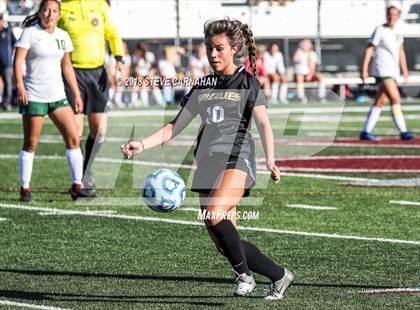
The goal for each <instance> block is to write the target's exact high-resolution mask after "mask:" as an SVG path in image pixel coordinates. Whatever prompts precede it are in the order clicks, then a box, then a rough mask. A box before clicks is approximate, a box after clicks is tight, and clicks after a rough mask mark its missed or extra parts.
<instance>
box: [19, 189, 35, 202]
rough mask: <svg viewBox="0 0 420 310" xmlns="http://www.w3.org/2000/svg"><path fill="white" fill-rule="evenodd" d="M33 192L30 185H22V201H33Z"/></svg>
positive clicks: (20, 199)
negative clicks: (25, 186) (26, 186)
mask: <svg viewBox="0 0 420 310" xmlns="http://www.w3.org/2000/svg"><path fill="white" fill-rule="evenodd" d="M31 192H32V190H31V188H30V187H28V188H23V187H21V188H20V198H19V201H22V202H31V201H32V195H31Z"/></svg>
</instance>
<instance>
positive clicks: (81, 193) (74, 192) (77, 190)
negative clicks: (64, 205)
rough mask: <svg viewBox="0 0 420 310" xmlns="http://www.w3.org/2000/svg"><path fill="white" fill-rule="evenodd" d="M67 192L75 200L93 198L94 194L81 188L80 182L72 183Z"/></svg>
mask: <svg viewBox="0 0 420 310" xmlns="http://www.w3.org/2000/svg"><path fill="white" fill-rule="evenodd" d="M69 194H70V196H71V199H73V200H77V198H95V197H96V194H95V193H94V192H92V191H90V190H87V189H84V188H82V186H81V185H80V184H73V185H72V186H71V188H69Z"/></svg>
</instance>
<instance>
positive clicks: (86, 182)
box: [82, 175, 96, 190]
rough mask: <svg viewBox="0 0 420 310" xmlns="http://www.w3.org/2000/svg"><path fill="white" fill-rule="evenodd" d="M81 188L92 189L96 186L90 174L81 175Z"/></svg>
mask: <svg viewBox="0 0 420 310" xmlns="http://www.w3.org/2000/svg"><path fill="white" fill-rule="evenodd" d="M82 182H83V188H84V189H87V190H93V189H95V188H96V182H95V179H94V178H93V177H92V176H87V175H85V176H84V177H83V181H82Z"/></svg>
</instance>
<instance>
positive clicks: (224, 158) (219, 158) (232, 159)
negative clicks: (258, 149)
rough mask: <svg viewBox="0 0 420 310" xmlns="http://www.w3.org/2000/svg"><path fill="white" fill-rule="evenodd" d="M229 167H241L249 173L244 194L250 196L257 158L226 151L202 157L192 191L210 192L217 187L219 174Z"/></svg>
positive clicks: (195, 174)
mask: <svg viewBox="0 0 420 310" xmlns="http://www.w3.org/2000/svg"><path fill="white" fill-rule="evenodd" d="M227 169H239V170H242V171H244V172H246V173H247V174H248V178H247V183H246V185H245V191H244V195H243V197H248V196H249V194H250V191H251V188H252V187H253V186H254V185H255V178H256V167H255V160H253V159H251V158H242V157H236V156H232V155H231V156H229V155H227V154H224V153H211V154H209V155H208V156H205V157H203V158H200V160H199V161H198V162H197V170H195V172H194V177H193V182H192V188H191V191H193V192H198V193H203V194H210V193H211V192H212V190H213V189H215V187H216V185H217V181H218V178H219V176H221V174H222V172H223V171H224V170H227Z"/></svg>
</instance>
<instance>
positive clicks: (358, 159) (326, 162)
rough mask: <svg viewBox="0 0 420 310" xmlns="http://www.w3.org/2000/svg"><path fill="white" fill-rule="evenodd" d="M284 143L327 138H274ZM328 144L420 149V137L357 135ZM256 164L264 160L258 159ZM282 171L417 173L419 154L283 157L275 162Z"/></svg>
mask: <svg viewBox="0 0 420 310" xmlns="http://www.w3.org/2000/svg"><path fill="white" fill-rule="evenodd" d="M276 142H277V143H278V144H280V145H281V144H283V145H316V144H318V145H322V144H323V142H324V143H328V142H326V141H323V142H322V141H311V140H307V141H305V140H300V141H299V140H297V141H296V140H295V141H293V140H292V139H287V140H284V141H281V140H277V141H276ZM329 145H332V146H337V147H352V146H353V147H364V148H372V147H393V148H420V138H416V139H413V140H411V141H402V140H400V139H399V137H387V138H384V139H382V140H380V141H376V142H372V141H360V140H359V139H356V138H336V139H335V140H334V142H333V143H331V142H330V143H329ZM257 164H258V167H260V168H261V167H263V166H264V160H258V161H257ZM276 165H277V166H279V167H280V170H282V171H289V172H336V173H337V172H338V173H355V172H356V173H357V172H369V173H370V172H372V173H420V156H415V155H408V156H407V155H377V156H375V155H344V156H343V155H342V156H311V157H296V158H285V159H279V160H277V161H276Z"/></svg>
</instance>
